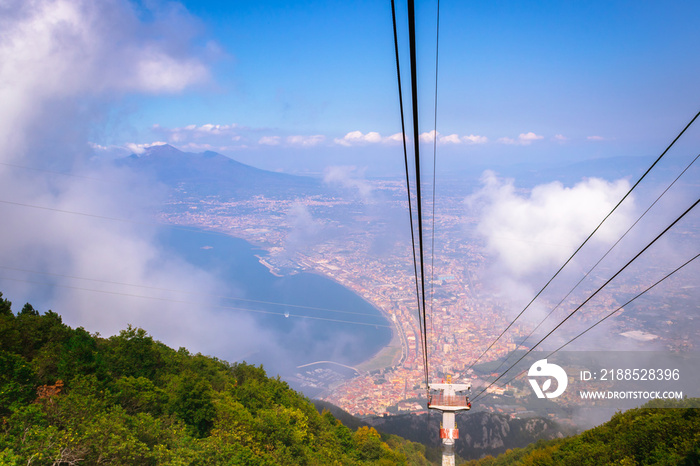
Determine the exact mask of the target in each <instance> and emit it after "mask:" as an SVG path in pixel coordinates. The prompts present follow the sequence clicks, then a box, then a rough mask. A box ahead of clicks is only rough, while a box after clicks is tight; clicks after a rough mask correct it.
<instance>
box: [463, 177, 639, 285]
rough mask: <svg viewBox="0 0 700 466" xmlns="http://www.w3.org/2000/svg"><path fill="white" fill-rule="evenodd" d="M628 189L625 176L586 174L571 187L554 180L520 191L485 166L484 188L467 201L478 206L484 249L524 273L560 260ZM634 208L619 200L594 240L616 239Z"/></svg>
mask: <svg viewBox="0 0 700 466" xmlns="http://www.w3.org/2000/svg"><path fill="white" fill-rule="evenodd" d="M628 190H629V183H628V182H627V181H626V180H618V181H615V182H608V181H605V180H601V179H596V178H590V179H587V180H584V181H581V182H580V183H578V184H576V185H574V186H573V187H570V188H569V187H565V186H563V185H562V184H561V183H559V182H553V183H548V184H543V185H539V186H536V187H535V188H533V189H532V190H531V191H530V192H529V193H521V192H518V191H517V190H516V188H515V185H514V182H513V180H503V179H500V178H498V177H497V176H496V175H495V174H494V173H493V172H486V173H485V174H484V175H483V177H482V188H481V189H480V190H479V191H478V192H477V193H475V194H474V195H472V196H470V197H469V198H467V200H466V202H467V205H468V206H469V207H470V208H472V209H476V210H477V211H478V212H479V218H480V220H479V223H478V226H477V233H478V234H479V235H480V236H481V237H482V238H483V239H484V240H485V242H486V248H487V251H488V252H489V253H490V254H491V255H492V256H493V257H494V258H495V260H496V261H497V263H498V264H499V265H500V266H501V267H502V268H503V270H505V271H506V272H507V273H508V274H511V275H512V276H515V277H522V276H524V275H526V274H529V273H532V272H534V271H537V270H540V269H542V268H546V267H551V266H553V265H557V264H559V265H560V264H561V263H562V262H563V261H564V260H565V259H566V258H567V257H568V255H570V254H571V253H572V252H573V251H574V250H575V249H576V247H578V245H579V244H581V242H582V241H583V240H584V239H585V237H586V236H587V235H588V234H589V233H590V232H591V231H592V230H593V228H595V226H596V225H597V224H598V223H599V222H600V220H602V219H603V218H604V217H605V215H606V214H607V213H608V212H609V211H610V210H611V209H612V208H613V207H614V206H615V204H616V203H617V202H618V201H619V200H620V199H621V198H622V196H623V195H624V194H625V193H626V192H627V191H628ZM632 209H633V204H632V203H625V204H623V206H622V207H621V208H620V210H619V211H618V215H617V216H616V217H615V220H613V221H610V222H609V223H608V224H607V225H608V226H607V227H606V228H602V229H601V230H599V232H598V233H597V234H596V235H595V236H594V237H593V240H592V241H593V242H594V243H595V242H598V243H603V244H609V243H610V242H612V241H614V240H616V239H617V238H618V237H619V235H620V234H621V233H622V232H623V231H624V230H623V228H625V227H626V226H628V225H629V223H631V222H630V216H631V214H632ZM611 220H612V219H611Z"/></svg>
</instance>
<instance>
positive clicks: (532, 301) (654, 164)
mask: <svg viewBox="0 0 700 466" xmlns="http://www.w3.org/2000/svg"><path fill="white" fill-rule="evenodd" d="M698 116H700V111H699V112H698V113H696V114H695V116H694V117H693V118H692V119H691V120H690V122H689V123H688V124H687V125H685V128H683V130H682V131H681V132H680V133H678V135H677V136H676V137H675V139H674V140H673V141H672V142H671V143H670V144H669V145H668V147H666V149H665V150H664V151H663V152H662V153H661V155H659V157H658V158H657V159H656V160H655V161H654V163H652V164H651V166H650V167H649V168H647V170H646V171H645V172H644V174H643V175H642V176H641V177H640V178H639V179H638V180H637V182H636V183H634V185H633V186H632V187H631V188H630V189H629V191H627V193H626V194H625V195H624V196H622V199H620V201H619V202H618V203H617V204H616V205H615V207H613V208H612V210H611V211H610V212H609V213H608V214H607V215H606V216H605V218H603V220H601V222H600V223H599V224H598V226H597V227H595V229H594V230H593V231H592V232H591V234H589V235H588V237H587V238H586V239H585V240H584V241H583V243H581V245H580V246H579V247H578V248H577V249H576V250H575V251H574V253H573V254H571V256H570V257H569V258H568V259H567V260H566V262H564V264H563V265H562V266H561V267H559V270H557V272H556V273H555V274H554V275H553V276H552V278H550V279H549V280H548V281H547V283H545V285H544V286H543V287H542V289H540V291H538V292H537V294H536V295H535V297H534V298H532V299H531V300H530V302H529V303H527V306H525V307H524V308H523V310H522V311H520V313H519V314H518V315H517V316H515V319H513V320H512V321H511V322H510V324H508V326H507V327H506V328H505V330H503V331H502V332H501V334H500V335H498V337H496V339H495V340H494V341H493V342H492V343H491V344H490V345H489V346H488V348H486V349H485V350H484V352H483V353H481V354H480V355H479V357H478V358H476V359H475V360H474V361H473V362H472V363H471V364H470V365H469V369H471V368H472V367H474V365H475V364H476V363H477V362H478V361H479V360H480V359H481V358H482V357H483V356H484V355H485V354H486V353H488V351H489V350H490V349H491V348H492V347H493V345H495V344H496V342H498V340H500V339H501V337H502V336H503V335H504V334H505V333H506V332H507V331H508V330H509V329H510V328H511V327H512V326H513V324H515V322H516V321H517V320H518V319H519V318H520V316H522V315H523V313H524V312H525V311H526V310H527V309H528V308H529V307H530V305H532V303H534V302H535V300H536V299H537V298H539V296H540V295H541V294H542V292H544V290H545V289H546V288H547V287H548V286H549V284H550V283H552V281H553V280H554V279H555V278H556V277H557V276H558V275H559V274H560V273H561V271H562V270H564V267H566V266H567V265H568V264H569V262H571V260H572V259H573V258H574V256H575V255H576V254H578V252H579V251H580V250H581V249H582V248H583V246H585V245H586V243H588V241H589V240H590V239H591V238H592V237H593V235H595V234H596V232H597V231H598V230H599V229H600V227H601V226H603V223H605V221H606V220H607V219H608V218H609V217H610V216H611V215H612V214H613V212H615V211H616V210H617V208H618V207H620V205H621V204H622V203H623V202H624V201H625V199H627V197H628V196H629V195H630V194H631V193H632V191H634V189H635V188H636V187H637V186H638V185H639V183H641V182H642V180H643V179H644V178H645V177H646V176H647V175H648V174H649V172H650V171H651V170H652V169H653V168H654V167H655V166H656V164H657V163H659V161H660V160H661V159H662V158H663V157H664V155H666V153H667V152H668V151H669V150H670V149H671V147H673V145H674V144H675V143H676V141H678V139H680V137H681V136H682V135H683V133H685V131H686V130H687V129H688V128H690V126H691V125H692V124H693V123H694V122H695V120H696V119H697V118H698Z"/></svg>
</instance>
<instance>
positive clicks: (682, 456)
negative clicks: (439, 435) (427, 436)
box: [462, 398, 700, 466]
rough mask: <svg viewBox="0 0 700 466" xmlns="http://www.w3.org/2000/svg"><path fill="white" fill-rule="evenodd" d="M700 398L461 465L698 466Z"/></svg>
mask: <svg viewBox="0 0 700 466" xmlns="http://www.w3.org/2000/svg"><path fill="white" fill-rule="evenodd" d="M698 408H700V399H698V398H688V399H684V400H677V401H676V400H653V401H650V402H649V403H647V404H645V405H644V406H642V407H641V408H637V409H631V410H629V411H626V412H624V413H617V414H616V415H614V416H613V417H612V419H610V421H608V422H606V423H605V424H602V425H600V426H598V427H595V428H593V429H590V430H587V431H585V432H583V433H581V434H579V435H575V436H572V437H567V438H563V439H556V440H549V441H544V440H543V441H538V442H537V443H534V444H532V445H529V446H528V447H526V448H519V449H516V450H510V451H508V452H506V453H505V454H502V455H500V456H498V457H497V458H493V457H492V456H487V457H485V458H482V459H480V460H474V461H469V462H467V463H464V464H463V465H462V466H510V465H542V466H549V465H552V466H554V465H572V466H586V465H591V466H594V465H599V464H620V465H624V464H629V465H647V464H649V465H651V464H657V465H661V464H664V465H687V466H691V465H698V464H700V434H699V433H700V409H698Z"/></svg>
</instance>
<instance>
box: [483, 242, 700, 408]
mask: <svg viewBox="0 0 700 466" xmlns="http://www.w3.org/2000/svg"><path fill="white" fill-rule="evenodd" d="M698 257H700V254H696V255H695V256H693V257H692V258H691V259H689V260H687V261H686V262H684V263H683V264H682V265H680V266H678V267H677V268H675V269H674V270H673V271H671V272H669V273H668V274H666V275H665V276H664V277H663V278H661V279H659V280H658V281H656V282H655V283H654V284H653V285H651V286H649V287H647V288H646V289H644V290H643V291H641V292H640V293H638V294H637V295H636V296H634V297H633V298H632V299H630V300H629V301H627V302H626V303H625V304H622V305H621V306H619V307H618V308H617V309H615V310H614V311H611V312H610V313H609V314H608V315H606V316H605V317H603V318H602V319H600V320H598V321H597V322H596V323H594V324H593V325H591V326H590V327H588V328H587V329H586V330H584V331H583V332H581V333H579V334H578V335H576V336H575V337H573V338H572V339H570V340H569V341H567V342H566V343H564V344H563V345H561V346H560V347H559V348H557V349H555V350H554V351H552V352H551V353H549V354H548V355H547V356H545V359H547V358H549V357H550V356H552V355H554V354H555V353H557V352H558V351H560V350H562V349H563V348H564V347H566V346H568V345H569V344H571V343H573V342H574V341H575V340H577V339H578V338H579V337H582V336H583V335H584V334H586V333H588V332H589V331H590V330H592V329H593V328H594V327H596V326H598V325H599V324H601V323H603V321H605V320H607V319H608V318H610V317H612V316H613V315H614V314H617V313H618V312H620V311H621V310H622V309H624V308H625V307H626V306H629V305H630V304H632V303H633V302H634V301H636V300H637V298H639V297H641V296H642V295H644V294H646V293H647V292H648V291H651V290H652V289H653V288H654V287H656V286H657V285H658V284H660V283H661V282H663V281H664V280H666V279H667V278H669V277H671V276H672V275H674V274H675V273H676V272H678V271H680V270H681V269H682V268H684V267H685V266H686V265H688V264H690V263H691V262H693V261H694V260H695V259H697V258H698ZM527 371H528V369H524V370H522V371H520V372H519V373H518V374H517V375H516V376H514V377H511V378H510V379H508V381H507V382H504V383H503V384H502V385H501V386H507V385H508V384H510V383H511V382H512V381H513V380H515V379H517V378H518V377H520V376H521V375H523V374H524V373H526V372H527ZM489 387H491V385H489V386H488V387H486V388H487V389H488V388H489ZM481 393H483V392H481ZM481 393H480V394H479V395H481ZM473 401H477V397H475V398H474V400H473Z"/></svg>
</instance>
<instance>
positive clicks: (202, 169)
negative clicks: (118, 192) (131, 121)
mask: <svg viewBox="0 0 700 466" xmlns="http://www.w3.org/2000/svg"><path fill="white" fill-rule="evenodd" d="M117 164H118V165H119V166H126V167H129V168H132V169H133V170H135V171H138V172H141V173H146V174H148V175H150V176H152V177H154V178H155V179H157V180H158V181H159V182H161V183H163V184H165V185H167V186H170V187H172V188H176V189H178V190H180V191H184V192H187V193H188V194H192V195H199V196H217V195H218V196H223V197H236V198H247V197H252V196H255V195H258V194H261V193H265V195H266V196H267V197H280V198H293V197H294V196H295V195H300V194H307V195H308V194H314V193H316V192H318V191H319V190H320V188H321V182H320V180H317V179H314V178H310V177H305V176H296V175H288V174H285V173H276V172H271V171H267V170H261V169H259V168H255V167H252V166H250V165H246V164H244V163H240V162H238V161H236V160H233V159H232V158H229V157H226V156H224V155H221V154H218V153H216V152H211V151H206V152H201V153H192V152H183V151H181V150H179V149H176V148H175V147H173V146H171V145H169V144H164V145H160V146H152V147H149V148H148V149H146V151H145V152H143V153H142V154H131V155H130V156H128V157H125V158H122V159H119V160H118V161H117Z"/></svg>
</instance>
